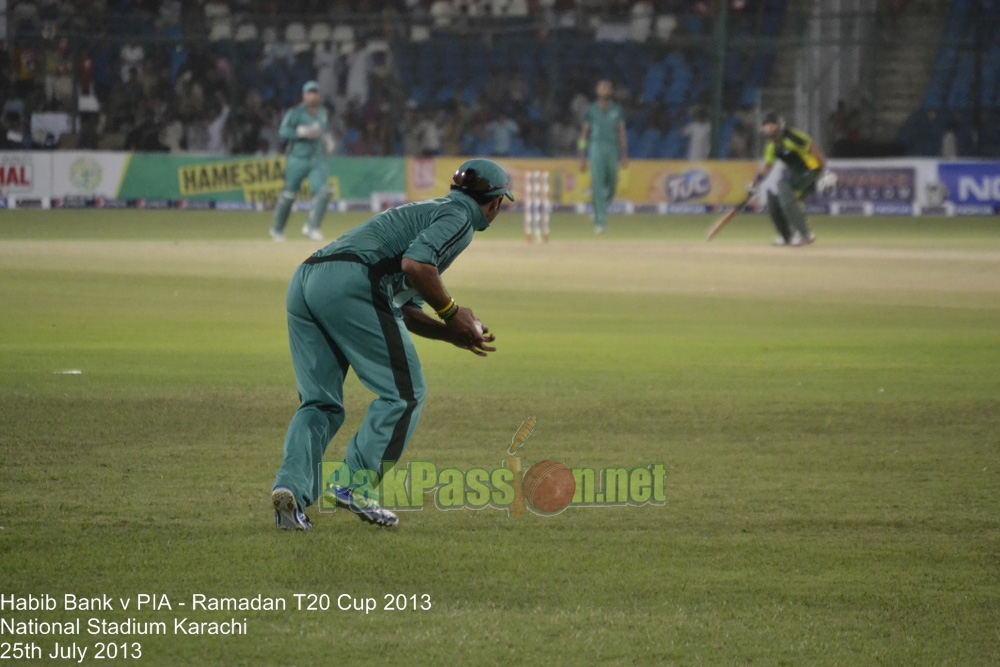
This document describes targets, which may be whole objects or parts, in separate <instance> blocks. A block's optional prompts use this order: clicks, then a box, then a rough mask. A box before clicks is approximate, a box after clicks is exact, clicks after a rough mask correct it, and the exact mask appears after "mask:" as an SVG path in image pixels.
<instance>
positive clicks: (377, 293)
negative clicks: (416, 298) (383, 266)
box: [371, 271, 417, 462]
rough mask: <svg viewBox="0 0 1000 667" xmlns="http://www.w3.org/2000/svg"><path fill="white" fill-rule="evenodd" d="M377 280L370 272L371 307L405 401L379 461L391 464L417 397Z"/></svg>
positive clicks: (397, 454)
mask: <svg viewBox="0 0 1000 667" xmlns="http://www.w3.org/2000/svg"><path fill="white" fill-rule="evenodd" d="M380 281H381V276H379V275H378V271H372V276H371V284H372V304H373V305H374V306H375V314H376V315H377V316H378V323H379V326H381V327H382V337H383V338H385V342H386V347H387V348H388V352H389V365H390V366H391V367H392V379H393V382H395V384H396V391H397V392H399V397H400V398H402V399H403V400H404V401H406V409H405V410H404V411H403V416H402V417H400V418H399V421H398V422H396V426H395V428H393V429H392V435H391V436H390V437H389V444H388V445H386V448H385V451H384V452H383V453H382V461H383V462H386V461H393V462H395V461H398V460H399V458H400V457H401V456H402V455H403V447H404V446H405V445H406V432H407V431H408V430H410V419H412V417H413V411H414V410H415V409H416V408H417V397H416V396H415V395H414V393H413V379H412V378H411V377H410V362H409V361H407V359H406V347H405V346H404V345H403V335H402V334H401V333H399V325H398V324H397V323H396V316H395V315H393V314H392V311H391V310H390V309H389V302H388V301H387V299H386V297H385V295H384V294H382V291H381V290H380V289H379V283H380Z"/></svg>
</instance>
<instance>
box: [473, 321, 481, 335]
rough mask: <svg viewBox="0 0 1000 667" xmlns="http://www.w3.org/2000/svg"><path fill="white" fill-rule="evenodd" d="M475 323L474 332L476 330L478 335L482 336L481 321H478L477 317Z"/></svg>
mask: <svg viewBox="0 0 1000 667" xmlns="http://www.w3.org/2000/svg"><path fill="white" fill-rule="evenodd" d="M475 323H476V332H478V333H479V335H480V336H482V335H483V323H482V322H480V321H479V320H478V319H477V320H475Z"/></svg>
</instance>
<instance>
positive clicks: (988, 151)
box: [898, 0, 1000, 156]
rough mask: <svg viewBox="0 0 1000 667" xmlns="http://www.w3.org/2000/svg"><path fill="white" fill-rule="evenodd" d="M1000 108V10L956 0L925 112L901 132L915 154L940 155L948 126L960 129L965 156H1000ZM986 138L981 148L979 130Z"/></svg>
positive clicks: (925, 100)
mask: <svg viewBox="0 0 1000 667" xmlns="http://www.w3.org/2000/svg"><path fill="white" fill-rule="evenodd" d="M998 107H1000V10H998V9H997V8H995V7H991V6H990V5H989V4H983V3H979V2H974V1H973V0H954V2H952V4H951V7H950V9H949V11H948V16H947V19H946V21H945V24H944V27H943V30H942V41H941V47H940V49H939V50H938V54H937V57H936V58H935V60H934V65H933V69H932V72H931V77H930V80H929V81H928V84H927V89H926V90H925V91H924V96H923V100H922V103H921V108H920V109H918V110H916V111H914V112H913V114H911V116H910V118H909V119H908V120H907V121H906V123H904V125H903V127H902V128H901V129H900V131H899V136H898V139H899V141H900V142H901V143H902V144H903V145H904V146H905V147H906V151H907V153H909V154H910V155H927V156H935V155H940V152H941V136H942V133H943V132H944V130H945V127H946V125H948V123H949V122H950V123H953V124H954V125H955V126H957V128H958V138H959V152H960V154H962V155H975V154H979V155H996V154H997V147H996V143H994V142H995V141H996V139H995V135H996V132H995V130H994V127H993V126H992V125H991V124H990V122H989V121H988V120H987V121H986V122H982V120H981V119H980V120H979V121H978V122H977V114H978V113H980V112H982V113H984V114H986V116H985V117H986V118H993V119H994V120H995V119H996V114H997V109H998ZM977 125H978V127H979V130H980V133H981V136H980V141H979V146H978V147H977V146H976V141H975V138H974V128H976V126H977Z"/></svg>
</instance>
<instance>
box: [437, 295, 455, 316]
mask: <svg viewBox="0 0 1000 667" xmlns="http://www.w3.org/2000/svg"><path fill="white" fill-rule="evenodd" d="M454 305H455V300H454V299H451V300H450V301H448V304H447V305H446V306H445V307H444V308H441V309H440V310H435V311H434V312H435V313H437V314H438V317H440V316H441V315H444V314H445V313H447V312H448V309H449V308H451V307H452V306H454Z"/></svg>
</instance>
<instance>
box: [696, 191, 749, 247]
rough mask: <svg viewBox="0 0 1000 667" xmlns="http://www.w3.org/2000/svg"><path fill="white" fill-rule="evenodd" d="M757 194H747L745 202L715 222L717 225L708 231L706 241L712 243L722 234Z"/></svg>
mask: <svg viewBox="0 0 1000 667" xmlns="http://www.w3.org/2000/svg"><path fill="white" fill-rule="evenodd" d="M756 194H757V192H756V191H755V190H751V191H750V192H747V196H746V197H745V198H744V199H743V201H741V202H740V203H739V204H737V205H736V208H734V209H733V210H732V211H729V212H728V213H726V214H725V215H724V216H722V217H721V218H719V219H718V220H716V221H715V224H713V225H712V227H711V229H709V230H708V236H707V237H706V238H705V240H706V241H711V240H712V239H714V238H715V236H716V234H718V233H719V232H721V231H722V228H723V227H725V226H726V225H728V224H729V221H730V220H732V219H733V218H735V217H736V214H737V213H739V212H740V211H742V210H743V207H744V206H746V205H747V204H749V203H750V200H751V199H753V197H754V195H756Z"/></svg>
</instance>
